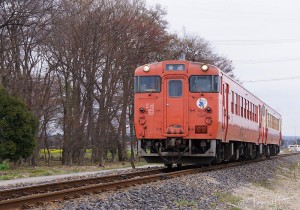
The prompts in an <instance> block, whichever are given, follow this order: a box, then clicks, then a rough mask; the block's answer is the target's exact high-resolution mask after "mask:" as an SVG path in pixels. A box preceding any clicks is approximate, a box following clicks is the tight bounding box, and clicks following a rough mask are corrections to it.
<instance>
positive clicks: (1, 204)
mask: <svg viewBox="0 0 300 210" xmlns="http://www.w3.org/2000/svg"><path fill="white" fill-rule="evenodd" d="M298 154H299V153H293V154H286V155H278V156H272V157H270V158H267V159H262V158H261V159H255V160H248V161H244V162H231V163H227V164H220V165H214V166H211V167H205V168H194V169H193V168H192V169H186V170H180V171H171V172H168V171H167V170H165V172H163V170H161V172H159V173H156V174H154V175H147V173H144V175H139V176H133V177H131V178H128V177H127V178H126V177H125V179H123V180H120V179H118V180H114V181H111V182H108V183H98V184H95V183H94V184H91V185H86V186H77V187H75V188H70V189H62V190H59V191H54V192H45V193H40V194H35V195H28V196H25V197H19V198H13V199H10V200H2V201H0V209H21V208H26V207H32V205H38V206H42V205H43V203H45V202H51V201H58V200H69V199H74V198H79V197H80V196H82V195H90V194H98V193H101V192H105V191H107V190H116V189H121V188H126V187H129V186H134V185H138V184H144V183H149V182H155V181H159V180H165V179H171V178H175V177H178V176H183V175H187V174H195V173H200V172H201V173H202V172H208V171H215V170H220V169H225V168H229V167H236V166H240V165H244V164H248V163H256V162H262V161H266V160H271V159H277V158H282V157H287V156H292V155H298ZM157 170H158V169H155V170H152V171H156V172H157ZM150 171H151V170H150ZM129 174H130V173H129ZM148 174H149V173H148ZM124 175H125V176H127V174H123V176H124ZM113 176H117V175H113ZM119 176H122V175H119ZM99 178H100V177H99ZM86 180H88V179H86ZM55 184H56V183H55ZM57 184H59V183H57ZM22 189H23V191H24V188H22Z"/></svg>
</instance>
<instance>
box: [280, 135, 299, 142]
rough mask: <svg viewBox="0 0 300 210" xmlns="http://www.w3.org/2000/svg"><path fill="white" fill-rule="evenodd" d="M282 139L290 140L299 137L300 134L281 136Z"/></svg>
mask: <svg viewBox="0 0 300 210" xmlns="http://www.w3.org/2000/svg"><path fill="white" fill-rule="evenodd" d="M282 139H284V140H287V141H291V140H296V139H300V136H282Z"/></svg>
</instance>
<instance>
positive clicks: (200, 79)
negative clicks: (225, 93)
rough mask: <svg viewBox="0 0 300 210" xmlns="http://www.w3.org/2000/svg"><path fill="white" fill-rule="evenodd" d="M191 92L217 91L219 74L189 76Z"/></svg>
mask: <svg viewBox="0 0 300 210" xmlns="http://www.w3.org/2000/svg"><path fill="white" fill-rule="evenodd" d="M190 91H191V92H219V76H217V75H208V76H191V77H190Z"/></svg>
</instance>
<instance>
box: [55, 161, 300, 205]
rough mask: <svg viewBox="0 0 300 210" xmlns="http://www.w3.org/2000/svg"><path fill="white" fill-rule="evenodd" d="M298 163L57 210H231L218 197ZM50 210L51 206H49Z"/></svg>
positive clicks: (148, 188) (234, 171)
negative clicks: (283, 167)
mask: <svg viewBox="0 0 300 210" xmlns="http://www.w3.org/2000/svg"><path fill="white" fill-rule="evenodd" d="M299 160H300V155H297V156H291V157H285V158H280V159H274V160H267V161H263V162H259V163H252V164H246V165H242V166H239V167H234V168H227V169H222V170H219V171H212V172H205V173H199V174H193V175H187V176H182V177H178V178H174V179H170V180H164V181H159V182H155V183H149V184H143V185H139V186H135V187H130V188H127V189H124V190H122V191H116V192H109V193H102V194H99V195H93V196H86V197H83V198H81V199H77V200H72V201H67V202H65V203H63V204H61V205H59V206H55V207H54V208H57V209H66V210H67V209H68V210H69V209H231V208H232V207H230V206H228V203H226V202H224V200H222V199H221V198H220V195H224V194H228V193H231V192H232V190H233V189H235V188H237V187H241V186H246V185H247V184H249V183H253V182H259V181H262V180H269V179H272V178H273V177H274V175H275V174H276V171H277V168H278V167H279V166H282V165H290V164H293V163H295V162H298V161H299ZM52 208H53V206H52Z"/></svg>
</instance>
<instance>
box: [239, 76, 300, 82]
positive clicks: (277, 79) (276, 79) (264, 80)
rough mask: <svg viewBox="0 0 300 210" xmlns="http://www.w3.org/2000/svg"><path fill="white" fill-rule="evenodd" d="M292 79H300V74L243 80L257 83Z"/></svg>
mask: <svg viewBox="0 0 300 210" xmlns="http://www.w3.org/2000/svg"><path fill="white" fill-rule="evenodd" d="M292 79H300V76H295V77H285V78H273V79H262V80H247V81H243V82H248V83H255V82H273V81H282V80H292Z"/></svg>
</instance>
